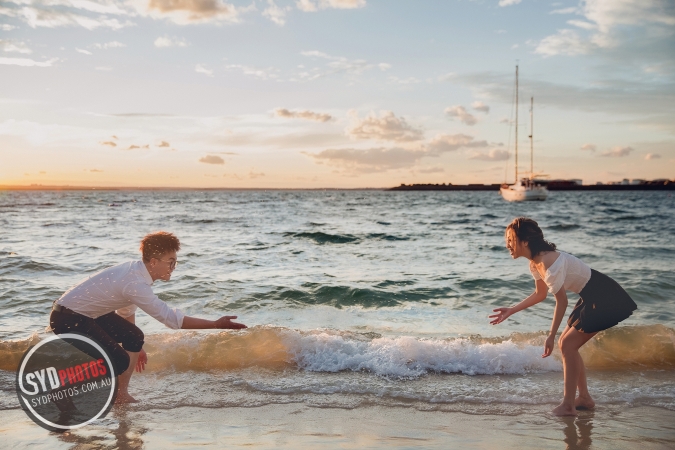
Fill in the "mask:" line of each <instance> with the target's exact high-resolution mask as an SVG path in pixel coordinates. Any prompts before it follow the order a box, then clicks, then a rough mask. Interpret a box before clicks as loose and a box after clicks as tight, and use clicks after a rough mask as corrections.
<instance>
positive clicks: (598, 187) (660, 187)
mask: <svg viewBox="0 0 675 450" xmlns="http://www.w3.org/2000/svg"><path fill="white" fill-rule="evenodd" d="M500 187H501V184H499V183H496V184H409V185H405V184H402V185H400V186H396V187H394V188H391V189H389V190H390V191H499V188H500ZM547 188H548V190H549V191H675V182H672V181H669V182H667V184H584V185H581V184H565V185H554V184H549V185H548V186H547Z"/></svg>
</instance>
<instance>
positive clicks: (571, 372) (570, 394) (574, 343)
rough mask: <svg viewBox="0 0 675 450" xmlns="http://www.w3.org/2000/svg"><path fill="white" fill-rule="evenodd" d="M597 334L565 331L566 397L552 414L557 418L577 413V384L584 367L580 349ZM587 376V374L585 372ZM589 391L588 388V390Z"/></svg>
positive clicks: (564, 368) (564, 366) (564, 369)
mask: <svg viewBox="0 0 675 450" xmlns="http://www.w3.org/2000/svg"><path fill="white" fill-rule="evenodd" d="M595 334H596V333H582V332H580V331H578V330H576V329H574V328H572V329H570V330H569V331H568V330H565V334H564V336H563V337H561V339H560V351H561V353H562V357H563V373H564V376H565V382H564V394H563V395H564V397H563V401H562V403H561V404H560V405H558V406H557V407H556V408H555V409H554V410H553V411H552V413H553V414H554V415H556V416H574V415H576V413H577V411H576V408H575V406H574V404H575V397H576V394H577V384H578V382H579V377H580V374H581V370H582V367H583V361H582V359H581V355H579V348H581V346H582V345H584V344H585V343H586V342H588V341H589V339H591V338H592V337H593V336H595ZM584 374H585V372H584ZM586 391H588V388H586Z"/></svg>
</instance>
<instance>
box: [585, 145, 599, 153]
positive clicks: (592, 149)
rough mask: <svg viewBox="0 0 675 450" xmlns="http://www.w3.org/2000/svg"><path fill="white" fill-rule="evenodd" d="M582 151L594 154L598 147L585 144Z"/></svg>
mask: <svg viewBox="0 0 675 450" xmlns="http://www.w3.org/2000/svg"><path fill="white" fill-rule="evenodd" d="M581 150H584V151H589V152H594V151H596V150H597V147H596V146H595V144H584V145H582V146H581Z"/></svg>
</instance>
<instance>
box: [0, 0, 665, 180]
mask: <svg viewBox="0 0 675 450" xmlns="http://www.w3.org/2000/svg"><path fill="white" fill-rule="evenodd" d="M516 65H518V67H519V90H518V94H519V100H520V101H519V107H518V122H517V124H516V121H515V106H514V93H515V89H514V85H515V70H516ZM531 98H534V100H533V101H534V109H533V119H534V120H533V126H534V128H533V138H532V144H533V147H534V172H535V173H536V174H540V175H542V176H548V177H550V178H576V179H582V180H583V182H584V184H591V183H595V182H598V181H601V182H608V181H616V180H621V179H624V178H628V179H635V178H641V179H658V178H668V179H674V178H675V0H582V1H578V0H569V1H543V0H474V1H472V0H443V1H432V0H416V1H413V0H408V1H404V0H253V1H251V0H242V1H239V0H229V1H223V0H2V1H0V185H17V184H18V185H28V184H43V185H71V186H72V185H82V186H144V187H150V186H157V187H169V186H175V187H227V188H254V187H258V188H359V187H390V186H397V185H399V184H401V183H406V184H410V183H453V184H464V183H501V182H505V181H506V182H513V180H514V176H515V173H514V149H515V143H516V141H515V134H516V129H517V131H518V149H519V170H520V173H521V174H524V175H525V174H529V172H530V153H529V152H530V139H529V137H528V136H529V135H530V134H531V132H532V128H531V121H530V101H531V100H530V99H531Z"/></svg>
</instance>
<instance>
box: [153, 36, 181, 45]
mask: <svg viewBox="0 0 675 450" xmlns="http://www.w3.org/2000/svg"><path fill="white" fill-rule="evenodd" d="M187 46H188V43H187V42H186V41H185V39H183V38H178V37H170V36H168V35H165V36H160V37H158V38H157V39H155V47H157V48H167V47H187Z"/></svg>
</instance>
